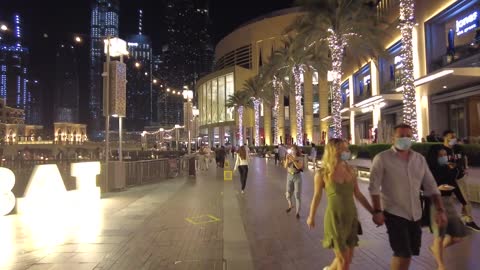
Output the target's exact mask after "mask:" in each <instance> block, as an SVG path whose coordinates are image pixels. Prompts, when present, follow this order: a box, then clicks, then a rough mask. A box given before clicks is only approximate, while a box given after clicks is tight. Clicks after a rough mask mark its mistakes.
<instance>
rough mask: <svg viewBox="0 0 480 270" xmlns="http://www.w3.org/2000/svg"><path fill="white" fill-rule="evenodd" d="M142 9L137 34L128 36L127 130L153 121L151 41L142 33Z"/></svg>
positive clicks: (136, 128) (139, 128) (142, 126)
mask: <svg viewBox="0 0 480 270" xmlns="http://www.w3.org/2000/svg"><path fill="white" fill-rule="evenodd" d="M142 19H143V11H142V10H141V9H140V10H139V11H138V35H132V36H129V37H128V39H127V42H128V53H129V56H130V57H129V59H128V61H127V117H126V119H125V120H126V121H125V127H126V129H127V130H140V131H141V130H143V128H144V127H145V126H147V125H150V124H151V122H152V121H153V111H154V110H155V108H156V105H157V104H156V102H155V103H153V102H152V100H156V96H157V95H156V94H153V92H152V87H151V80H152V43H151V40H150V38H149V37H148V36H146V35H143V34H142Z"/></svg>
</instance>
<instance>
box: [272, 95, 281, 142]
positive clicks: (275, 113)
mask: <svg viewBox="0 0 480 270" xmlns="http://www.w3.org/2000/svg"><path fill="white" fill-rule="evenodd" d="M275 88H276V87H275ZM279 103H280V97H279V95H278V92H277V91H276V90H275V104H274V106H273V125H274V127H273V144H274V145H278V143H279V132H278V128H279V127H278V116H279V113H278V110H279Z"/></svg>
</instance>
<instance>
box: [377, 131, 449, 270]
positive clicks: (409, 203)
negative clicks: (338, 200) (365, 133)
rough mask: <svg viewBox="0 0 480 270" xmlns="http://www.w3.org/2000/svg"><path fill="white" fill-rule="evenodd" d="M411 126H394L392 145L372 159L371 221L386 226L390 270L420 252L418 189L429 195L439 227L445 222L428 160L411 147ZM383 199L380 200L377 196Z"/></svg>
mask: <svg viewBox="0 0 480 270" xmlns="http://www.w3.org/2000/svg"><path fill="white" fill-rule="evenodd" d="M412 138H413V131H412V127H411V126H409V125H407V124H400V125H397V126H396V127H395V128H394V145H393V146H392V148H390V149H389V150H386V151H383V152H381V153H379V154H378V155H377V156H375V158H374V159H373V163H372V168H371V169H370V185H369V188H368V189H369V191H370V194H371V197H372V204H373V209H374V214H373V218H372V220H373V222H374V223H375V224H376V225H377V226H382V225H384V224H385V225H386V226H387V233H388V238H389V242H390V247H391V248H392V250H393V257H392V261H391V269H392V270H407V269H408V268H409V267H410V262H411V258H412V256H418V255H419V254H420V244H421V239H422V229H421V218H422V207H421V202H420V196H419V194H420V189H421V187H422V186H423V192H424V195H425V196H427V197H430V199H431V201H432V202H433V204H434V206H435V209H436V216H435V222H436V223H437V224H438V226H439V227H440V228H442V227H444V226H445V225H446V223H447V217H446V215H445V208H444V206H443V203H442V201H441V198H440V191H439V190H438V188H437V184H436V182H435V179H434V178H433V176H432V173H431V172H430V169H429V168H428V165H427V161H426V160H425V158H424V157H423V156H422V155H421V154H420V153H417V152H415V151H413V150H411V149H410V148H411V145H412ZM380 198H382V200H381V199H380Z"/></svg>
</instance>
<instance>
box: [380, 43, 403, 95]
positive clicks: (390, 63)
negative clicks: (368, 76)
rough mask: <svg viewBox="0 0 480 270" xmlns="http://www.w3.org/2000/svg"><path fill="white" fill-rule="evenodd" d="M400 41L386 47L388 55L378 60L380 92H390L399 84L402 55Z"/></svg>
mask: <svg viewBox="0 0 480 270" xmlns="http://www.w3.org/2000/svg"><path fill="white" fill-rule="evenodd" d="M401 47H402V43H401V41H399V42H397V43H395V44H394V45H393V46H391V47H390V48H388V49H387V53H388V56H386V57H384V58H382V59H381V60H380V70H379V73H380V85H381V87H380V92H381V93H386V92H390V91H392V90H394V89H396V88H397V87H399V86H401V79H402V78H401V76H402V67H403V63H402V56H401Z"/></svg>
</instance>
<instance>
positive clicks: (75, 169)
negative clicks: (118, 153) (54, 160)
mask: <svg viewBox="0 0 480 270" xmlns="http://www.w3.org/2000/svg"><path fill="white" fill-rule="evenodd" d="M98 174H100V163H99V162H83V163H72V165H71V175H72V176H74V177H75V178H76V186H77V189H76V190H71V191H67V190H66V188H65V184H64V182H63V179H62V176H61V175H60V171H59V170H58V167H57V165H56V164H47V165H37V166H36V167H35V169H34V170H33V173H32V176H31V177H30V180H29V182H28V185H27V188H26V191H25V196H24V197H23V198H17V202H16V204H17V213H18V214H35V215H40V216H41V215H42V214H45V213H47V212H50V213H52V212H53V213H55V212H57V211H59V210H67V211H75V209H78V208H80V207H81V206H82V205H83V204H88V203H92V202H95V201H98V200H100V188H99V187H97V185H96V181H97V179H96V176H97V175H98ZM0 179H1V180H2V181H0V206H1V207H0V216H3V215H6V214H8V213H10V212H11V210H12V209H13V207H14V206H15V197H14V196H13V194H12V193H11V189H12V188H13V186H14V184H15V175H14V174H13V172H12V171H11V170H10V169H7V168H2V167H0Z"/></svg>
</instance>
